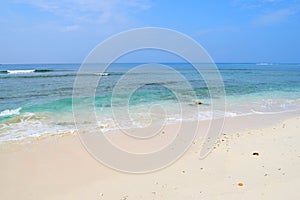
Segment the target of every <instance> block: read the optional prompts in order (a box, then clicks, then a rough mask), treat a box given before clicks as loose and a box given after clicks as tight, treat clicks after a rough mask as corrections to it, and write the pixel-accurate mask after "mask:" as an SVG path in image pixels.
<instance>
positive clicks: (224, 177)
mask: <svg viewBox="0 0 300 200" xmlns="http://www.w3.org/2000/svg"><path fill="white" fill-rule="evenodd" d="M299 116H300V114H299V112H296V113H292V114H291V115H285V116H274V115H272V116H269V117H266V116H261V115H258V116H251V117H250V116H244V117H230V118H226V121H225V126H224V130H223V131H222V135H221V136H220V138H219V140H218V142H217V143H216V146H215V148H214V149H213V151H212V152H211V153H210V154H209V155H208V157H207V158H205V159H203V160H199V150H200V148H201V143H200V142H198V141H197V140H195V142H194V143H193V144H192V146H191V147H190V148H189V150H188V151H187V152H186V153H185V154H184V156H183V157H181V158H180V159H179V160H178V161H176V162H175V163H174V164H172V165H170V166H169V167H167V168H164V169H162V170H159V171H156V172H153V173H148V174H140V175H135V174H126V173H120V172H117V171H115V170H112V169H110V168H107V167H105V166H103V165H102V164H100V163H99V162H97V161H96V160H95V159H94V158H92V157H91V156H90V155H89V154H88V153H87V151H86V150H85V149H84V147H83V145H82V144H81V142H80V140H79V138H78V137H74V135H69V134H68V135H62V136H54V137H46V138H44V139H41V140H38V139H35V140H32V141H31V142H30V143H21V144H5V145H4V144H0V148H1V149H0V177H1V179H0V188H1V189H0V198H1V199H20V198H22V199H86V198H88V199H128V200H129V199H184V198H185V199H199V198H200V199H212V198H213V199H215V198H218V199H219V198H223V199H224V198H225V199H233V198H241V199H253V198H256V199H257V198H259V199H270V198H273V199H282V198H293V199H296V198H299V197H300V196H299V194H298V191H297V185H299V184H300V181H299V180H300V175H299V174H298V169H299V167H300V148H299V146H300V145H299V141H300V136H299V134H298V135H297V134H296V133H298V132H299V129H300V128H299V125H298V124H299V121H300V119H299ZM257 121H260V122H261V123H257ZM190 123H192V122H190ZM168 128H169V130H172V128H173V127H172V126H171V125H170V126H169V127H168ZM117 135H118V134H111V136H112V138H113V139H118V137H116V136H117ZM114 141H117V140H114ZM120 141H121V142H122V141H123V140H120ZM123 143H125V144H126V142H125V141H123ZM125 146H126V145H125ZM254 151H255V152H256V151H257V152H259V156H253V155H252V153H253V152H254ZM240 182H241V183H242V184H243V186H239V185H238V184H239V183H240ZM287 191H289V192H288V194H287Z"/></svg>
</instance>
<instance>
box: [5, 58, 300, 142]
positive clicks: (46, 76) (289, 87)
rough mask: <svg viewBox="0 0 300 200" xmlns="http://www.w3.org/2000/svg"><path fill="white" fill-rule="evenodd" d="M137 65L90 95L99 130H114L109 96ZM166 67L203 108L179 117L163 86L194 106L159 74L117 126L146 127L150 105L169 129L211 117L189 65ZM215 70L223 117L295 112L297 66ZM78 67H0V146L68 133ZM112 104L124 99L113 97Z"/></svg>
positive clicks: (123, 68) (119, 69) (118, 70)
mask: <svg viewBox="0 0 300 200" xmlns="http://www.w3.org/2000/svg"><path fill="white" fill-rule="evenodd" d="M137 65H138V64H113V65H111V66H110V67H109V68H108V69H107V71H106V72H107V73H108V75H107V76H102V77H101V80H100V82H99V84H98V87H97V90H96V97H95V112H96V115H97V120H98V122H99V126H100V127H102V128H103V129H105V130H109V129H113V128H115V127H116V125H115V123H114V117H113V115H112V109H111V97H112V91H113V89H114V87H115V85H116V84H117V83H118V81H119V80H120V79H121V78H122V77H123V76H124V75H125V74H126V72H127V71H128V70H130V69H132V68H133V67H134V66H137ZM166 65H168V66H170V67H172V68H174V69H175V70H177V71H178V72H179V73H180V74H181V75H182V76H183V77H184V78H185V79H186V80H187V81H188V82H189V83H190V84H191V85H192V87H193V91H194V92H195V93H196V96H195V97H194V96H193V97H192V99H193V100H195V101H196V100H201V101H202V102H203V103H204V104H203V105H201V107H198V108H199V112H198V113H197V114H196V115H195V113H193V112H191V113H193V114H191V115H184V116H182V115H180V113H179V111H180V110H179V109H178V107H177V106H174V105H177V104H176V103H178V100H177V99H176V95H175V94H174V93H173V92H172V91H170V90H169V89H168V88H166V87H164V86H163V85H165V86H171V87H173V88H177V89H178V90H182V94H183V99H186V101H185V100H184V102H182V103H183V106H184V109H185V110H189V109H190V110H191V111H192V110H195V106H196V105H194V104H193V102H191V101H190V99H191V98H190V97H191V96H192V92H193V91H188V90H184V88H181V86H182V82H181V81H177V80H171V81H170V80H167V79H165V78H164V76H165V75H164V74H158V76H160V78H161V84H147V85H144V86H143V87H140V88H139V89H138V90H136V91H135V92H134V93H133V94H132V96H131V97H130V99H129V107H130V110H132V112H131V114H130V115H131V117H132V119H134V121H135V123H134V124H133V123H131V122H130V121H126V120H124V121H122V126H128V127H132V126H134V125H136V126H141V125H145V124H147V123H148V122H149V109H150V108H151V107H153V106H154V105H160V106H162V107H163V108H164V109H166V112H167V115H166V117H167V120H168V121H169V122H170V123H173V122H176V121H177V120H182V119H183V120H195V119H201V120H202V119H208V118H209V117H211V114H210V109H211V106H210V95H209V92H208V89H207V87H206V84H205V81H204V80H203V79H202V78H201V76H200V75H199V74H198V73H197V72H196V71H195V70H194V69H193V68H192V67H191V66H190V65H189V64H185V63H171V64H166ZM217 66H218V68H219V70H220V73H221V75H222V78H223V81H224V85H225V91H226V99H227V103H226V110H227V113H226V114H227V116H239V115H248V114H255V113H272V112H286V111H294V110H299V109H300V64H267V63H260V64H259V63H258V64H256V63H223V64H222V63H220V64H217ZM79 67H80V64H24V65H21V64H18V65H0V85H1V88H0V142H1V141H8V140H19V139H23V138H26V137H38V136H40V135H43V134H48V133H53V134H56V133H64V132H69V131H72V130H74V129H75V127H74V122H73V113H72V92H73V84H74V80H75V78H76V75H77V70H78V69H79ZM204 70H205V69H204ZM80 76H86V77H91V78H92V77H95V76H97V75H95V74H81V75H80ZM147 76H149V73H148V72H145V73H136V74H131V75H130V79H131V80H133V81H135V80H136V81H138V80H141V79H144V78H145V77H147ZM88 98H89V97H87V98H82V99H78V100H77V101H80V102H81V103H82V105H83V107H82V109H84V103H85V102H89V101H90V99H88ZM90 98H93V97H90ZM215 98H217V97H215ZM116 101H117V102H118V101H119V102H123V101H124V99H122V97H119V99H117V100H116ZM152 117H153V116H152ZM159 119H160V118H159V117H158V118H157V120H159Z"/></svg>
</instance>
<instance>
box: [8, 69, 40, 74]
mask: <svg viewBox="0 0 300 200" xmlns="http://www.w3.org/2000/svg"><path fill="white" fill-rule="evenodd" d="M33 72H35V70H34V69H28V70H7V73H9V74H25V73H33Z"/></svg>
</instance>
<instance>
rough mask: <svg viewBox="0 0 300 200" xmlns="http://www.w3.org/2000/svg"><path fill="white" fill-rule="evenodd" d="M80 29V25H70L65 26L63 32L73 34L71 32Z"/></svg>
mask: <svg viewBox="0 0 300 200" xmlns="http://www.w3.org/2000/svg"><path fill="white" fill-rule="evenodd" d="M79 28H80V26H79V25H70V26H65V27H63V28H62V32H71V31H77V30H78V29H79Z"/></svg>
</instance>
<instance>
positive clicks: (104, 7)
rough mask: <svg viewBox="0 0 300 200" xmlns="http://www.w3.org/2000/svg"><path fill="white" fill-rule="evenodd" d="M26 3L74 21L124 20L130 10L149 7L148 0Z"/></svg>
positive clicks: (35, 0)
mask: <svg viewBox="0 0 300 200" xmlns="http://www.w3.org/2000/svg"><path fill="white" fill-rule="evenodd" d="M25 2H26V3H27V4H30V5H32V6H34V7H37V8H39V9H41V10H43V11H46V12H50V13H52V14H55V15H57V16H60V17H64V18H67V19H69V20H73V21H74V22H75V23H82V22H84V23H98V24H104V23H108V22H112V21H115V22H116V21H117V22H124V21H126V19H127V18H128V17H129V13H130V12H131V11H141V10H145V9H149V8H150V7H151V3H150V2H149V1H148V0H25Z"/></svg>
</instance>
